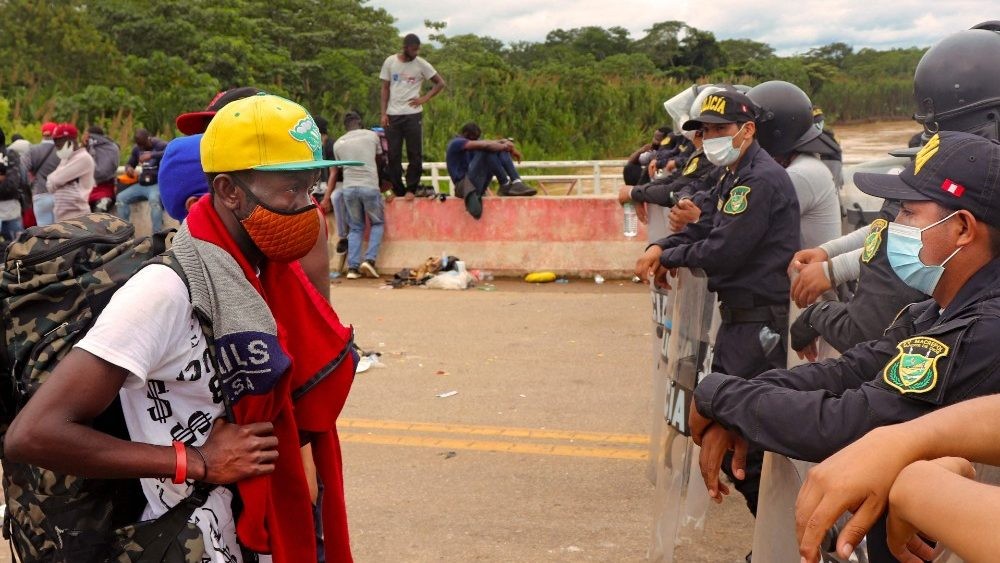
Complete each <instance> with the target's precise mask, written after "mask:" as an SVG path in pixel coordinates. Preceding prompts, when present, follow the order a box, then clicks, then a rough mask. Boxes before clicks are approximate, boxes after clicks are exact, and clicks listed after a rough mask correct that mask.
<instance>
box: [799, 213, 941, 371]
mask: <svg viewBox="0 0 1000 563" xmlns="http://www.w3.org/2000/svg"><path fill="white" fill-rule="evenodd" d="M897 213H899V202H888V201H887V202H886V203H885V204H883V205H882V209H881V210H879V216H878V218H876V219H875V220H874V221H872V223H871V225H870V226H869V227H868V236H867V237H866V238H865V246H864V249H863V250H862V253H861V258H860V261H861V275H860V276H859V278H858V288H857V290H856V291H855V292H854V297H852V298H851V300H850V301H849V302H846V303H842V302H837V301H827V302H823V303H816V304H813V305H810V306H809V307H808V308H806V309H805V310H804V311H802V314H801V315H799V318H798V319H796V321H795V322H794V323H793V324H792V327H791V340H792V347H793V348H795V349H801V348H802V347H803V346H800V345H799V344H808V342H811V341H812V340H814V339H815V338H816V337H817V336H822V337H823V339H824V340H826V341H827V343H829V344H830V345H831V346H833V347H834V348H836V349H837V351H838V352H841V353H843V352H845V351H846V350H848V349H850V348H851V347H852V346H854V345H856V344H860V343H862V342H867V341H869V340H875V339H877V338H879V337H881V336H882V334H883V332H884V331H885V328H886V327H887V326H889V323H891V322H892V319H893V318H895V316H896V315H897V314H898V313H899V311H900V309H902V308H903V307H904V306H906V305H908V304H910V303H915V302H917V301H923V300H925V299H927V297H928V296H927V295H924V294H923V293H920V292H919V291H917V290H915V289H913V288H911V287H910V286H908V285H906V284H905V283H903V280H901V279H899V276H897V275H896V273H895V272H893V271H892V266H891V265H890V264H889V258H888V256H887V254H886V251H885V241H886V236H887V234H888V232H887V231H886V229H887V228H888V226H889V223H890V222H892V221H895V220H896V214H897ZM797 341H798V342H797Z"/></svg>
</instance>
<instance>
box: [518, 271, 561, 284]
mask: <svg viewBox="0 0 1000 563" xmlns="http://www.w3.org/2000/svg"><path fill="white" fill-rule="evenodd" d="M524 281H526V282H528V283H551V282H554V281H556V274H555V272H531V273H530V274H528V275H526V276H524Z"/></svg>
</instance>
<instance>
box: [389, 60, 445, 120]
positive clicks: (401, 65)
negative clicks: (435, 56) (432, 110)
mask: <svg viewBox="0 0 1000 563" xmlns="http://www.w3.org/2000/svg"><path fill="white" fill-rule="evenodd" d="M435 74H437V71H436V70H434V67H433V66H431V63H429V62H427V61H426V60H424V58H423V57H417V58H415V59H413V60H412V61H401V60H399V55H398V54H392V55H389V57H388V58H386V59H385V62H384V63H382V72H380V73H379V78H381V79H382V80H385V81H386V82H388V83H389V104H388V105H387V107H386V113H387V114H389V115H411V114H414V113H420V112H422V111H424V108H423V106H417V107H412V106H410V104H409V101H410V100H411V99H413V98H419V97H420V87H421V86H423V84H424V81H425V80H430V79H431V78H433V77H434V75H435Z"/></svg>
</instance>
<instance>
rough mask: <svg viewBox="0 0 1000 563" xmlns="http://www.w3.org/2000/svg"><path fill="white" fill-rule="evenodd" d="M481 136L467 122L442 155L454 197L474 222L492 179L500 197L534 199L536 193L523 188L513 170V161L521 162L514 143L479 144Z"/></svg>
mask: <svg viewBox="0 0 1000 563" xmlns="http://www.w3.org/2000/svg"><path fill="white" fill-rule="evenodd" d="M482 134H483V132H482V130H481V129H480V128H479V126H478V125H476V124H475V123H474V122H472V121H470V122H468V123H466V124H465V125H463V126H462V130H461V131H460V132H459V134H458V135H456V136H455V138H454V139H452V140H451V141H450V142H449V143H448V150H447V154H446V156H445V160H446V161H447V164H448V174H449V175H450V176H451V181H452V182H454V183H455V196H456V197H460V198H463V199H464V200H465V208H466V209H467V210H468V211H469V214H470V215H472V216H473V217H474V218H476V219H479V218H480V217H482V216H483V194H485V193H486V187H487V186H489V185H490V181H491V180H493V177H494V176H495V177H496V179H497V182H499V183H500V190H499V191H498V192H497V193H499V194H500V195H502V196H533V195H535V194H536V193H538V191H537V190H535V189H533V188H529V187H528V186H526V185H524V182H522V181H521V176H520V175H519V174H518V173H517V169H516V168H514V160H513V158H516V159H517V160H518V161H519V162H520V160H521V153H520V152H519V151H518V150H517V148H516V147H515V146H514V141H512V140H510V139H502V140H499V141H480V140H479V138H480V137H481V136H482ZM511 157H513V158H511Z"/></svg>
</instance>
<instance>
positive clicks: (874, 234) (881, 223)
mask: <svg viewBox="0 0 1000 563" xmlns="http://www.w3.org/2000/svg"><path fill="white" fill-rule="evenodd" d="M888 226H889V222H888V221H886V220H885V219H875V220H874V221H872V224H871V227H869V229H868V236H866V237H865V249H864V251H862V252H861V261H862V262H864V263H865V264H867V263H868V262H870V261H871V259H872V258H874V257H875V254H876V253H877V252H878V249H879V248H880V247H881V246H882V231H884V230H885V229H886V227H888Z"/></svg>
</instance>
